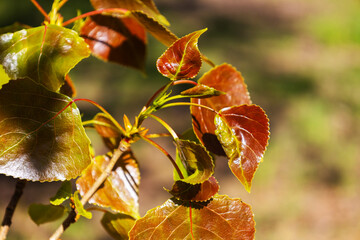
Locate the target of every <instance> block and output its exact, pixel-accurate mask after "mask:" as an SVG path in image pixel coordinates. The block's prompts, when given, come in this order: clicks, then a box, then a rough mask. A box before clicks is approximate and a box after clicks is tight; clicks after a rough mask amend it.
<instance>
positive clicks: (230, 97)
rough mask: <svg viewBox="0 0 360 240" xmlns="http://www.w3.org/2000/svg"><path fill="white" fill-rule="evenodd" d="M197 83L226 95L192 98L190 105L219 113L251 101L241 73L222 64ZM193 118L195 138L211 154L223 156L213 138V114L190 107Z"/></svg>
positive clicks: (215, 139) (221, 150) (216, 141)
mask: <svg viewBox="0 0 360 240" xmlns="http://www.w3.org/2000/svg"><path fill="white" fill-rule="evenodd" d="M199 83H201V84H204V85H206V86H209V87H212V88H214V89H216V90H218V91H221V92H224V93H226V94H224V95H220V96H216V97H211V98H206V99H200V98H192V99H191V102H192V103H197V104H201V105H205V106H208V107H211V108H212V109H214V110H215V111H220V110H221V109H222V108H224V107H231V106H234V105H242V104H250V103H251V100H250V97H249V93H248V91H247V87H246V85H245V83H244V79H243V77H242V76H241V73H240V72H238V71H237V70H236V69H235V68H234V67H232V66H231V65H229V64H222V65H220V66H217V67H215V68H213V69H211V70H210V71H209V72H208V73H206V74H204V75H203V76H202V77H201V78H200V79H199ZM191 114H192V117H193V129H194V132H195V134H196V136H197V137H198V138H199V140H200V141H201V142H202V143H203V144H204V146H205V147H206V148H207V149H208V150H209V151H211V152H213V153H215V154H218V155H225V153H224V151H223V149H222V147H221V146H220V144H219V141H218V140H217V138H216V136H215V124H214V118H215V113H214V112H211V111H209V110H207V109H204V108H201V107H195V106H192V107H191Z"/></svg>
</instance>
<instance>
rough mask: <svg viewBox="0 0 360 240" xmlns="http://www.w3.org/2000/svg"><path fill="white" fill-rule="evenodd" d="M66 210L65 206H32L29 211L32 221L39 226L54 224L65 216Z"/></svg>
mask: <svg viewBox="0 0 360 240" xmlns="http://www.w3.org/2000/svg"><path fill="white" fill-rule="evenodd" d="M65 212H66V209H65V208H64V207H63V206H54V205H50V204H48V205H44V204H36V203H34V204H31V205H30V206H29V209H28V213H29V215H30V218H31V220H33V222H34V223H36V224H37V225H40V224H43V223H48V222H53V221H56V220H58V219H59V218H61V217H62V216H64V214H65Z"/></svg>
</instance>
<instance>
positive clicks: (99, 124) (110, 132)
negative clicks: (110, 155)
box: [94, 113, 121, 150]
mask: <svg viewBox="0 0 360 240" xmlns="http://www.w3.org/2000/svg"><path fill="white" fill-rule="evenodd" d="M94 120H95V123H94V127H95V129H96V131H97V132H98V134H99V135H100V136H101V137H102V139H103V141H104V143H105V145H106V146H107V147H108V148H109V150H114V149H115V148H117V147H118V146H119V143H120V140H121V132H120V130H119V129H118V128H117V127H116V126H115V124H114V123H113V122H112V121H111V120H110V119H109V117H108V116H107V115H106V114H104V113H98V114H96V116H95V117H94Z"/></svg>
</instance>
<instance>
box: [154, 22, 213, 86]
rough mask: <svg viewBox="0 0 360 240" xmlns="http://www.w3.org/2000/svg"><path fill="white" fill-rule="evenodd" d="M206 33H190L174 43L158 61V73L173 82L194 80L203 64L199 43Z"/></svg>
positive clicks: (202, 31) (200, 31) (201, 31)
mask: <svg viewBox="0 0 360 240" xmlns="http://www.w3.org/2000/svg"><path fill="white" fill-rule="evenodd" d="M205 31H206V29H203V30H199V31H196V32H193V33H190V34H188V35H186V36H185V37H182V38H180V39H178V40H177V41H176V42H174V43H173V44H172V45H171V46H170V47H169V48H168V49H167V50H166V51H165V52H164V53H163V55H161V56H160V57H159V59H158V60H157V61H156V67H157V69H158V71H159V72H160V73H161V74H162V75H164V76H165V77H168V78H170V79H171V80H179V79H185V78H194V77H195V76H196V75H197V74H198V73H199V70H200V67H201V63H202V62H201V54H200V51H199V49H198V46H197V43H198V39H199V37H200V35H201V34H202V33H204V32H205Z"/></svg>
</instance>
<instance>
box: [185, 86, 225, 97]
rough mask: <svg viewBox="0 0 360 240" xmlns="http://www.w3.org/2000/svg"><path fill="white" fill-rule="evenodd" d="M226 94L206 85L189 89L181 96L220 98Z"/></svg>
mask: <svg viewBox="0 0 360 240" xmlns="http://www.w3.org/2000/svg"><path fill="white" fill-rule="evenodd" d="M222 94H225V93H223V92H220V91H218V90H216V89H215V88H212V87H209V86H206V85H204V84H198V85H196V86H195V87H192V88H189V89H187V90H185V91H182V92H181V95H184V96H188V97H192V98H208V97H214V96H220V95H222Z"/></svg>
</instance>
